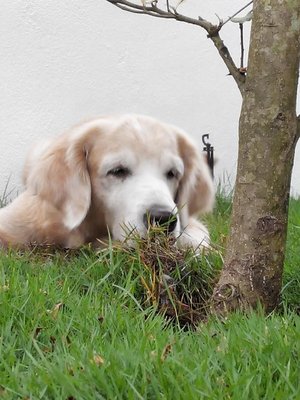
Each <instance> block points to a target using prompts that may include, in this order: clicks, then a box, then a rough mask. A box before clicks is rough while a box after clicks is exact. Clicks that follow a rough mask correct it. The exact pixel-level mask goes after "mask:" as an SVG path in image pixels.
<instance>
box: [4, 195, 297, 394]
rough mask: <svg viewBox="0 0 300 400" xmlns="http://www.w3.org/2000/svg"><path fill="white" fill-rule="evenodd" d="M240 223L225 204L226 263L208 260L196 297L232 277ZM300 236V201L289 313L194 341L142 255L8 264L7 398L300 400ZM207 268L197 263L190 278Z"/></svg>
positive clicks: (286, 296) (226, 326)
mask: <svg viewBox="0 0 300 400" xmlns="http://www.w3.org/2000/svg"><path fill="white" fill-rule="evenodd" d="M229 214H230V202H229V201H228V200H226V199H224V198H222V197H220V198H218V200H217V208H216V211H215V212H214V215H213V216H209V217H207V223H208V224H209V226H210V229H211V232H212V237H213V240H214V241H215V242H216V243H217V244H218V248H219V250H220V255H217V256H216V255H214V256H210V257H206V258H205V259H201V260H200V263H201V268H202V269H203V271H204V275H203V274H202V275H201V274H200V275H199V274H198V275H189V277H191V276H192V279H190V281H187V282H186V283H185V284H186V285H189V287H190V288H193V283H194V284H195V281H197V279H198V281H197V285H198V284H199V282H200V280H199V279H200V278H201V279H202V278H203V277H204V280H205V279H207V281H209V282H211V278H212V275H213V274H214V273H217V270H218V269H219V268H220V267H221V264H222V251H223V248H224V244H225V241H226V236H227V235H228V224H229ZM299 227H300V201H299V200H298V201H296V200H292V201H291V210H290V221H289V235H288V243H287V254H286V267H285V273H284V285H283V293H282V307H281V310H280V311H279V312H277V313H273V314H272V315H270V316H268V317H265V316H264V315H263V314H262V313H261V312H259V311H258V312H255V313H254V312H253V313H252V314H251V315H249V316H245V315H242V314H239V313H236V314H233V315H231V316H230V317H229V318H228V319H227V320H225V321H222V322H221V321H219V320H217V319H215V318H210V320H209V321H208V322H207V323H204V322H201V323H199V324H198V325H197V327H196V328H193V329H192V328H188V327H186V326H181V325H180V324H179V322H178V321H177V320H176V318H175V319H174V320H173V321H172V322H171V321H170V320H169V319H167V318H164V316H163V315H161V313H158V304H157V303H156V302H155V299H154V300H153V299H152V298H151V296H150V295H149V293H148V292H147V290H146V286H145V285H147V286H148V288H149V287H150V286H151V283H152V284H154V283H155V282H156V281H155V280H154V279H153V276H152V274H151V270H150V269H149V270H147V268H145V265H142V264H143V263H142V256H141V254H142V253H137V252H136V253H133V252H127V251H124V250H123V251H122V249H114V250H112V249H108V250H107V251H104V252H102V253H95V252H93V251H92V250H90V249H88V248H87V249H83V250H80V251H78V252H75V253H67V254H66V253H64V252H55V253H53V252H49V254H48V253H47V250H46V249H44V250H43V251H36V250H35V251H32V252H31V253H30V252H27V253H25V254H22V253H19V252H9V253H8V254H4V253H2V254H1V255H0V398H1V399H2V398H3V399H69V400H71V399H76V400H79V399H82V400H88V399H236V400H243V399H247V400H249V399H266V400H269V399H283V400H287V399H295V400H297V399H300V379H299V376H300V372H299V371H300V367H299V365H300V364H299V359H300V317H299V315H298V313H299V304H300V249H299V247H300V244H299V242H300V241H299V238H300V228H299ZM196 262H197V260H195V259H194V258H191V257H187V260H186V266H187V267H188V268H189V271H193V273H194V272H195V268H196V267H197V263H196ZM177 273H178V271H177V270H174V271H173V275H174V274H175V275H176V274H177ZM199 277H200V278H199ZM201 282H202V280H201ZM154 286H155V285H154ZM155 288H157V282H156V286H155ZM194 289H195V288H194ZM206 289H207V290H208V291H209V290H210V284H208V286H207V288H206Z"/></svg>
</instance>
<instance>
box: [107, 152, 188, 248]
mask: <svg viewBox="0 0 300 400" xmlns="http://www.w3.org/2000/svg"><path fill="white" fill-rule="evenodd" d="M120 168H122V169H123V170H124V171H125V173H124V176H122V173H121V174H120V175H119V176H118V173H117V170H118V169H119V171H120ZM170 171H172V173H170ZM183 172H184V166H183V162H182V160H181V159H180V158H179V157H178V156H174V155H172V154H171V153H169V152H168V151H166V152H165V153H164V154H163V157H158V156H157V157H152V158H148V157H144V158H143V154H139V155H138V154H136V153H134V152H132V150H130V149H126V150H125V149H124V150H122V151H121V152H117V153H115V154H109V155H107V156H106V157H105V158H104V160H103V162H102V164H101V166H100V169H99V175H100V181H101V188H99V195H100V196H101V200H102V202H103V203H104V205H105V208H106V210H107V212H106V218H107V221H106V222H107V225H108V227H109V229H110V231H111V234H112V237H113V238H114V239H116V240H124V239H125V238H126V236H127V235H128V233H130V232H131V231H133V230H134V231H135V232H137V233H138V234H139V235H141V236H145V235H146V233H147V228H146V226H145V225H144V221H143V218H144V215H145V214H146V213H147V212H148V211H149V210H150V209H152V208H157V209H163V210H165V211H167V212H170V213H173V214H174V215H177V213H178V210H177V207H176V204H175V196H176V191H177V189H178V184H179V180H180V178H181V177H182V176H183ZM173 175H174V176H173ZM180 228H181V227H180V221H179V219H178V220H177V224H176V227H175V229H174V231H173V233H172V235H174V236H175V237H177V236H179V234H180Z"/></svg>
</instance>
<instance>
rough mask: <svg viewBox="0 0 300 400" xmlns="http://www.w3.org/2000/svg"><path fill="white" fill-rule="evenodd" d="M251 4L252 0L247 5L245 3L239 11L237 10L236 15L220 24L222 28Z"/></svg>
mask: <svg viewBox="0 0 300 400" xmlns="http://www.w3.org/2000/svg"><path fill="white" fill-rule="evenodd" d="M252 3H253V0H252V1H249V3H247V4H246V5H245V6H244V7H242V8H241V9H240V10H238V11H237V12H236V13H234V14H233V15H232V16H231V17H228V18H227V19H226V21H225V22H223V23H222V27H223V26H224V25H225V24H227V22H229V21H230V20H231V19H232V18H234V17H235V16H236V15H238V14H239V13H240V12H242V11H243V10H245V8H247V7H249V6H250V5H251V4H252Z"/></svg>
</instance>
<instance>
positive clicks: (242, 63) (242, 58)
mask: <svg viewBox="0 0 300 400" xmlns="http://www.w3.org/2000/svg"><path fill="white" fill-rule="evenodd" d="M239 26H240V32H241V64H240V68H244V52H245V50H244V30H243V29H244V28H243V24H239Z"/></svg>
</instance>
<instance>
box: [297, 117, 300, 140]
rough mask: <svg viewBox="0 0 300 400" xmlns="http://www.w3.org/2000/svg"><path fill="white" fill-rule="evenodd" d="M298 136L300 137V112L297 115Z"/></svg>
mask: <svg viewBox="0 0 300 400" xmlns="http://www.w3.org/2000/svg"><path fill="white" fill-rule="evenodd" d="M297 138H298V139H300V114H299V115H298V117H297ZM298 139H297V140H298Z"/></svg>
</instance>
